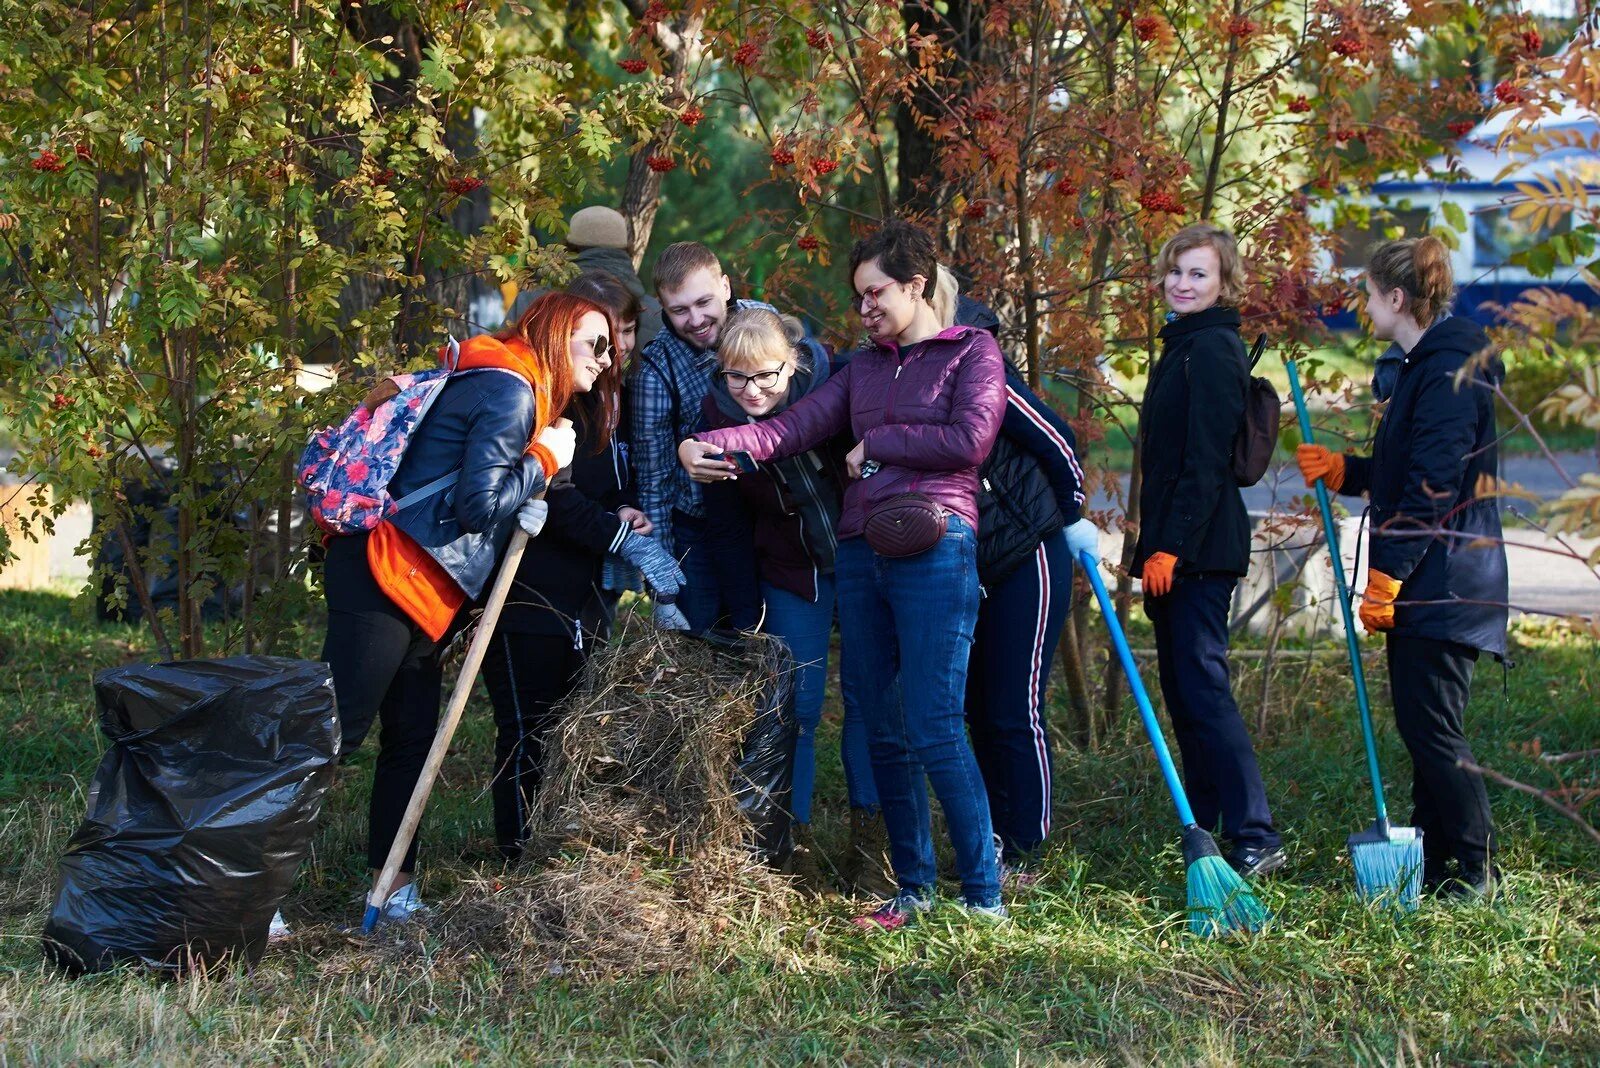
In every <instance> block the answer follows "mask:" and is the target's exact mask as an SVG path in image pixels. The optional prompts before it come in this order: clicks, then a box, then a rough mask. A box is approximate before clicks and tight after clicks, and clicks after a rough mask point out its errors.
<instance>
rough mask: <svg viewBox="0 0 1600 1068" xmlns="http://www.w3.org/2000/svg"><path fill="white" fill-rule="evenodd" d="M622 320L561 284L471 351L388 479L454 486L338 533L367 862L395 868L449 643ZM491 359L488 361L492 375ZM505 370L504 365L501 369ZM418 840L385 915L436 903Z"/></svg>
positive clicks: (350, 740)
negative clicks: (394, 851)
mask: <svg viewBox="0 0 1600 1068" xmlns="http://www.w3.org/2000/svg"><path fill="white" fill-rule="evenodd" d="M610 344H611V325H610V321H609V319H608V318H607V316H606V314H605V311H604V309H602V308H601V307H600V306H599V305H597V304H595V303H593V302H592V301H589V300H585V299H582V298H580V297H574V296H569V295H567V294H564V293H552V294H547V295H546V296H544V297H542V298H540V299H539V300H537V301H535V302H534V304H533V305H532V306H531V307H529V309H528V310H527V312H526V313H525V314H524V315H523V316H522V318H521V319H520V320H518V321H517V323H516V324H515V325H513V326H511V327H509V328H508V329H506V330H503V331H501V332H500V333H499V334H497V335H494V336H489V335H481V336H479V337H475V338H472V339H470V340H468V341H467V342H466V343H465V344H463V345H462V346H461V355H460V360H459V362H458V364H457V367H458V370H460V371H475V372H477V373H473V374H458V375H456V376H454V377H452V378H451V379H450V380H449V381H448V382H447V383H446V384H445V385H444V386H442V387H441V388H440V391H439V394H438V396H437V399H436V400H435V402H434V404H433V406H432V407H431V408H430V409H429V410H428V413H427V416H426V418H425V419H424V420H423V421H422V422H421V423H420V424H418V426H417V427H416V429H415V431H414V432H413V434H412V436H411V439H410V442H409V443H408V445H407V446H406V450H405V456H404V459H403V460H402V461H401V463H400V466H399V468H398V470H397V471H396V472H395V475H394V477H393V478H392V479H391V480H390V482H389V486H388V489H389V492H390V495H391V496H392V497H393V498H394V499H395V500H399V499H401V498H403V497H405V496H406V495H407V494H409V493H412V492H413V491H415V490H419V489H422V488H424V487H427V486H429V485H430V484H432V483H434V482H436V481H437V480H438V479H440V478H442V477H444V476H448V475H450V474H452V473H455V474H457V475H458V478H457V481H456V482H455V484H454V485H453V486H450V487H449V488H448V489H445V490H443V491H441V492H437V493H433V494H432V495H428V496H424V497H423V498H422V499H420V500H418V501H417V502H416V503H415V504H413V505H412V506H410V507H408V508H404V509H402V510H400V511H399V512H398V513H396V514H395V515H394V516H393V517H392V518H391V519H389V520H387V521H385V522H383V523H381V524H380V525H379V526H378V527H377V528H376V529H374V530H372V531H371V532H370V533H365V534H356V535H345V536H340V537H335V538H332V539H330V541H329V543H328V547H327V559H326V562H325V564H324V574H323V593H324V596H325V597H326V599H327V602H328V635H327V640H326V642H325V644H324V645H323V649H322V658H323V660H325V661H327V663H328V665H329V666H330V667H331V668H332V669H333V682H334V692H335V694H336V696H337V698H338V701H339V714H340V718H341V723H342V728H343V732H344V735H345V740H346V746H347V749H348V750H353V749H354V748H355V746H356V745H359V744H360V741H361V738H362V736H363V735H364V734H365V733H366V730H367V728H368V727H369V726H370V725H371V723H372V720H373V716H374V714H376V717H377V719H378V722H379V723H380V724H381V726H382V733H381V734H380V736H379V745H378V758H377V762H376V764H375V766H374V769H373V778H372V801H371V808H370V816H369V819H370V824H369V829H368V838H367V863H368V865H369V866H370V867H371V868H373V869H374V870H375V871H376V870H377V869H380V868H382V867H383V864H384V861H385V859H386V857H387V855H388V852H389V847H390V844H391V843H392V842H393V840H394V837H395V835H396V833H397V832H398V830H399V827H400V821H401V817H402V815H403V814H404V812H405V809H406V805H407V803H408V802H409V801H410V798H411V791H412V788H413V786H415V784H416V781H417V778H418V776H419V774H420V773H421V770H422V766H423V763H424V761H425V759H426V757H427V753H428V748H429V746H430V745H431V743H432V742H433V736H434V731H435V728H436V726H437V724H438V720H439V714H440V704H441V684H442V670H441V666H440V663H439V653H440V651H441V649H442V648H443V639H444V637H445V635H446V634H447V633H448V632H449V631H450V630H451V629H452V627H453V626H454V625H455V624H456V622H457V619H458V617H459V615H460V612H461V608H462V606H463V605H465V604H466V603H467V602H468V601H469V600H472V599H473V598H476V597H478V596H480V595H481V594H482V593H483V590H484V588H485V587H486V586H487V585H488V583H489V581H490V579H491V578H492V576H493V574H494V570H495V564H496V561H497V560H498V558H499V556H500V553H501V550H502V549H503V547H504V546H505V544H506V541H507V539H508V538H509V537H510V533H511V523H512V522H513V521H514V520H515V521H518V522H521V523H522V524H523V525H524V527H525V528H526V529H529V531H530V533H532V532H535V531H536V530H537V527H538V525H539V524H540V523H542V521H543V502H541V501H537V500H534V499H533V497H534V495H535V494H537V493H539V492H540V491H541V490H544V489H545V488H546V486H547V485H548V484H549V482H550V480H551V479H552V478H553V477H554V476H555V474H556V472H557V471H559V470H560V469H562V468H564V467H567V466H568V465H570V464H571V462H572V456H573V446H574V432H573V430H572V428H571V426H570V424H568V423H567V421H566V420H565V419H562V420H559V421H558V422H557V423H555V424H554V425H552V423H551V419H552V417H553V416H554V415H555V413H559V412H561V411H563V410H565V409H566V407H567V403H568V401H569V400H570V398H571V396H572V394H573V393H575V392H577V393H585V392H588V390H590V389H591V388H593V386H594V384H595V382H596V381H597V380H598V379H599V377H600V375H601V374H602V373H604V372H605V370H606V369H607V368H608V367H609V366H610V363H611V353H610ZM480 369H484V370H480ZM490 372H492V373H490ZM415 865H416V845H415V842H413V843H412V847H411V849H410V851H409V852H408V853H407V855H406V859H405V862H404V863H403V864H402V865H401V868H400V875H399V877H398V878H397V879H396V880H395V883H394V885H393V886H391V887H390V889H389V894H388V898H387V901H386V902H385V904H384V906H383V908H382V910H381V913H380V919H381V920H383V921H385V922H399V921H404V920H407V919H410V918H411V917H412V916H414V915H415V914H416V913H417V912H419V911H421V910H422V909H423V907H424V906H423V904H422V902H421V900H420V898H419V897H418V896H417V890H416V885H415V884H414V882H413V881H412V873H413V872H414V870H415Z"/></svg>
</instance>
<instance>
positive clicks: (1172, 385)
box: [1133, 307, 1250, 576]
mask: <svg viewBox="0 0 1600 1068" xmlns="http://www.w3.org/2000/svg"><path fill="white" fill-rule="evenodd" d="M1161 340H1162V343H1163V350H1162V353H1161V360H1160V361H1159V362H1158V363H1157V364H1156V366H1155V369H1154V370H1153V371H1151V372H1150V383H1149V385H1148V386H1146V387H1145V393H1144V411H1143V413H1142V414H1141V416H1140V419H1139V425H1140V430H1139V433H1140V440H1141V443H1142V447H1141V455H1140V462H1139V471H1140V474H1141V475H1142V476H1143V484H1142V485H1141V487H1140V490H1139V544H1138V546H1137V548H1136V549H1135V550H1134V556H1133V573H1134V574H1135V575H1142V574H1143V573H1144V562H1145V561H1146V560H1148V559H1149V558H1150V557H1151V556H1152V555H1153V554H1155V553H1171V554H1172V555H1173V556H1176V557H1177V558H1178V568H1177V573H1178V574H1179V575H1180V576H1181V575H1195V574H1200V573H1204V572H1219V573H1223V574H1231V575H1243V574H1245V573H1246V572H1247V571H1249V569H1250V517H1249V515H1248V513H1246V511H1245V507H1244V498H1243V497H1242V496H1241V495H1240V493H1239V486H1238V484H1237V483H1235V482H1234V480H1233V472H1232V468H1231V463H1232V457H1233V439H1234V436H1235V435H1236V434H1237V433H1238V431H1239V426H1240V424H1241V423H1242V422H1243V420H1244V401H1245V389H1246V386H1247V385H1248V383H1249V380H1250V370H1249V361H1248V359H1247V358H1246V356H1245V351H1244V342H1243V341H1241V340H1240V338H1239V313H1238V312H1237V311H1236V310H1234V309H1233V308H1223V307H1211V308H1207V309H1206V310H1204V311H1199V312H1195V313H1194V314H1192V315H1185V316H1181V317H1180V318H1178V319H1175V320H1173V321H1172V322H1170V323H1168V324H1167V325H1166V326H1165V327H1163V328H1162V330H1161Z"/></svg>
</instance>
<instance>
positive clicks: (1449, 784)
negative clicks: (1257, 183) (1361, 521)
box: [1296, 237, 1508, 896]
mask: <svg viewBox="0 0 1600 1068" xmlns="http://www.w3.org/2000/svg"><path fill="white" fill-rule="evenodd" d="M1366 281H1367V315H1368V317H1369V318H1370V319H1371V320H1372V333H1373V336H1374V337H1376V338H1378V339H1379V340H1383V341H1393V342H1395V343H1396V344H1397V345H1398V346H1399V348H1400V350H1401V351H1402V352H1403V353H1404V355H1403V357H1402V359H1401V361H1400V367H1399V371H1398V375H1397V376H1396V378H1395V381H1394V387H1393V388H1394V392H1393V395H1392V396H1391V397H1390V399H1389V401H1388V404H1387V406H1386V408H1385V409H1384V413H1383V419H1382V421H1381V422H1379V424H1378V432H1377V436H1376V438H1375V439H1374V440H1373V445H1372V455H1371V456H1370V457H1366V456H1356V455H1353V454H1341V453H1333V452H1330V451H1328V450H1327V449H1325V448H1323V447H1322V446H1320V445H1302V446H1300V449H1299V451H1298V453H1297V455H1296V459H1297V460H1298V462H1299V464H1300V470H1301V472H1302V473H1303V474H1304V475H1305V478H1306V484H1307V485H1312V484H1314V483H1315V482H1316V480H1317V479H1318V478H1321V479H1322V480H1323V481H1324V482H1325V483H1326V484H1327V486H1328V488H1329V489H1332V490H1335V491H1337V492H1339V493H1344V494H1348V495H1350V496H1359V495H1361V494H1363V493H1364V494H1367V495H1368V496H1369V497H1370V499H1371V515H1370V523H1371V530H1372V533H1371V536H1370V539H1369V542H1368V546H1369V553H1370V555H1369V560H1370V561H1371V563H1370V565H1369V568H1368V572H1367V588H1366V591H1365V593H1364V594H1363V597H1362V602H1361V608H1360V616H1361V622H1362V625H1363V626H1364V627H1366V629H1367V631H1368V632H1369V633H1377V632H1381V633H1383V634H1385V635H1386V636H1387V650H1388V661H1389V687H1390V690H1391V692H1392V694H1393V697H1394V714H1395V723H1396V724H1397V725H1398V727H1399V729H1400V736H1401V737H1402V738H1403V739H1404V740H1405V743H1406V748H1407V749H1408V750H1409V751H1410V753H1411V765H1412V772H1413V782H1412V795H1411V796H1412V800H1413V802H1414V804H1415V809H1414V810H1413V812H1412V816H1411V819H1412V822H1413V824H1414V825H1415V826H1416V827H1417V828H1418V829H1419V830H1420V831H1422V835H1423V837H1422V851H1423V885H1424V887H1425V888H1426V889H1428V890H1430V891H1432V892H1435V893H1441V894H1446V895H1472V896H1477V895H1482V894H1484V893H1487V892H1488V891H1489V890H1490V889H1492V886H1493V880H1494V867H1493V865H1492V863H1491V853H1492V851H1493V849H1494V843H1493V829H1492V826H1491V823H1490V818H1489V795H1488V793H1487V791H1485V789H1484V786H1483V779H1482V778H1481V777H1480V776H1477V775H1474V774H1472V773H1471V772H1469V771H1465V770H1463V769H1462V768H1461V767H1460V766H1459V762H1460V761H1463V760H1465V761H1468V762H1473V755H1472V747H1471V746H1470V745H1469V744H1468V743H1467V739H1466V736H1465V734H1464V733H1463V731H1462V714H1463V713H1464V712H1465V711H1466V706H1467V698H1468V697H1469V696H1470V692H1471V686H1472V671H1473V666H1474V665H1475V663H1476V662H1477V659H1478V656H1479V654H1480V653H1483V652H1487V653H1489V654H1491V655H1492V656H1494V657H1496V658H1503V657H1504V656H1505V651H1506V620H1507V615H1508V610H1507V606H1506V601H1507V598H1508V591H1507V585H1508V583H1507V575H1506V553H1505V546H1504V543H1503V542H1502V540H1501V530H1500V510H1499V503H1498V501H1497V500H1496V499H1495V497H1493V496H1479V487H1480V484H1486V483H1484V482H1483V480H1485V479H1489V480H1492V479H1493V478H1494V476H1495V474H1496V472H1497V471H1498V470H1499V455H1498V450H1497V448H1496V444H1495V442H1496V432H1495V418H1494V387H1495V386H1497V385H1498V384H1499V383H1500V381H1501V380H1502V379H1504V377H1505V368H1504V367H1503V366H1502V365H1501V363H1500V361H1499V359H1498V358H1497V357H1496V356H1495V355H1494V354H1493V353H1492V352H1491V351H1490V350H1489V344H1490V343H1489V338H1488V335H1486V334H1485V333H1484V332H1483V328H1482V327H1480V326H1478V324H1477V323H1474V322H1473V321H1472V320H1470V319H1464V318H1451V317H1450V316H1449V312H1448V309H1449V306H1450V302H1451V299H1452V293H1453V288H1454V280H1453V278H1452V277H1451V272H1450V258H1449V252H1448V251H1447V250H1446V248H1445V246H1444V243H1443V242H1442V241H1440V240H1439V239H1438V238H1436V237H1424V238H1414V239H1411V240H1407V241H1390V242H1386V243H1384V244H1383V245H1380V246H1378V248H1377V249H1376V250H1374V252H1373V254H1372V258H1371V260H1370V262H1369V263H1368V265H1367V279H1366Z"/></svg>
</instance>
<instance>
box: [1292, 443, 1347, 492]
mask: <svg viewBox="0 0 1600 1068" xmlns="http://www.w3.org/2000/svg"><path fill="white" fill-rule="evenodd" d="M1294 462H1295V463H1297V464H1299V465H1300V473H1301V474H1302V475H1304V476H1305V478H1306V485H1307V486H1315V485H1316V484H1317V479H1319V478H1320V479H1322V482H1323V485H1325V486H1327V487H1328V488H1329V489H1331V490H1333V491H1334V492H1335V493H1338V492H1339V487H1341V486H1343V485H1344V453H1342V452H1329V451H1328V450H1327V449H1325V448H1323V447H1322V446H1321V445H1302V446H1300V447H1299V448H1298V449H1296V450H1294Z"/></svg>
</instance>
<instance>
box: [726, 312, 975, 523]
mask: <svg viewBox="0 0 1600 1068" xmlns="http://www.w3.org/2000/svg"><path fill="white" fill-rule="evenodd" d="M1005 413H1006V375H1005V363H1004V361H1003V360H1002V359H1001V358H1000V349H999V347H998V346H997V345H996V344H995V341H994V338H993V337H992V336H991V335H990V334H988V333H987V332H986V331H983V330H975V329H973V328H972V327H970V326H952V327H950V328H949V329H947V330H944V331H942V332H941V333H939V334H936V335H935V336H933V337H931V338H928V339H927V340H926V341H921V342H918V343H917V344H915V345H912V346H910V347H909V348H907V349H906V350H905V351H904V352H903V353H902V351H901V350H900V349H899V348H898V346H895V345H893V344H882V343H880V344H877V345H874V346H872V347H870V348H867V349H863V350H862V351H861V352H859V353H857V354H856V356H855V357H854V358H853V359H852V360H851V361H850V362H849V363H848V364H846V365H845V367H844V369H843V370H842V371H840V372H839V373H838V374H836V375H834V376H833V377H831V378H829V379H828V381H826V382H825V383H823V384H822V387H821V388H820V389H818V390H817V391H816V392H815V393H812V394H811V395H810V396H808V397H805V398H804V399H802V400H800V401H798V402H797V403H796V404H795V405H794V407H792V408H790V409H789V410H788V411H786V412H784V413H783V414H782V415H776V416H773V417H772V418H771V419H764V420H762V421H761V422H759V423H751V424H749V425H746V426H736V427H728V428H727V429H725V430H710V431H703V432H701V433H699V434H696V435H695V438H696V440H699V441H704V442H706V443H708V444H711V445H715V446H716V447H717V448H719V449H722V450H723V451H724V452H748V453H749V454H750V455H751V456H753V457H755V458H756V459H757V460H774V459H782V458H783V457H785V456H793V455H794V454H796V453H801V452H805V451H806V450H807V449H812V448H815V447H817V446H818V445H820V444H822V443H823V442H824V441H827V440H828V439H829V438H830V437H832V436H833V435H834V434H837V433H838V432H839V431H841V430H843V429H845V428H846V427H849V429H850V432H851V434H852V435H853V436H854V437H855V439H856V440H857V441H863V442H865V443H866V458H867V459H868V460H877V461H878V462H879V463H880V464H881V465H882V467H881V468H880V469H879V470H878V472H877V473H876V474H874V475H873V476H872V477H870V478H866V479H861V480H860V481H857V482H852V483H851V484H850V486H849V487H848V488H847V489H846V490H845V494H844V511H843V514H841V515H840V517H839V537H840V538H854V537H859V536H860V534H861V530H862V527H863V525H864V524H865V522H866V518H867V515H868V513H870V512H871V511H872V509H873V508H874V507H876V506H877V505H878V504H880V503H881V502H883V501H886V500H888V499H889V498H890V497H893V496H895V495H896V494H900V493H912V492H915V493H923V494H926V495H927V496H928V497H931V498H932V499H933V500H934V501H935V502H937V503H938V504H939V505H941V506H942V507H944V508H946V509H948V510H949V511H951V512H954V513H955V514H956V515H959V516H961V518H963V519H965V520H966V521H967V522H968V523H969V524H971V526H972V529H973V530H974V531H976V530H977V529H978V467H979V465H981V464H982V463H983V461H984V459H985V458H986V457H988V455H989V450H990V449H991V448H993V447H994V439H995V436H996V435H997V434H999V432H1000V421H1001V420H1002V419H1003V418H1004V417H1005Z"/></svg>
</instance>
